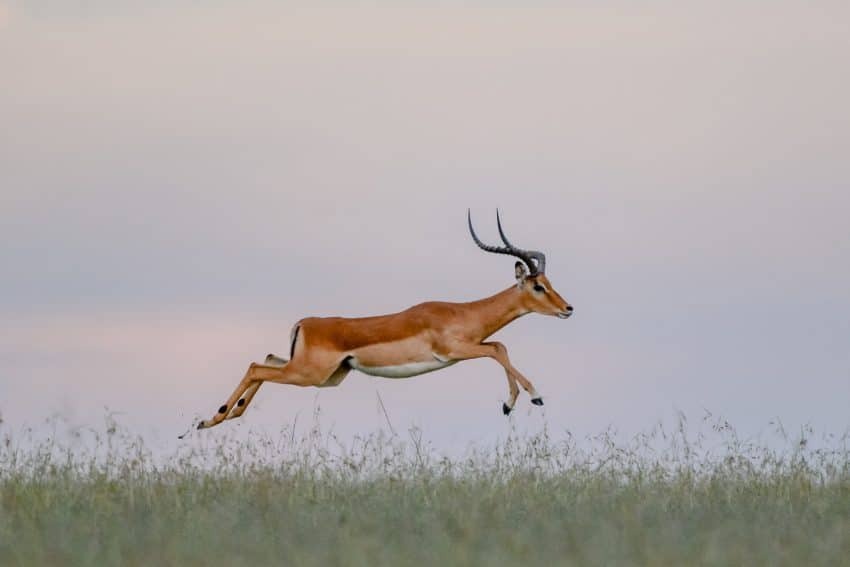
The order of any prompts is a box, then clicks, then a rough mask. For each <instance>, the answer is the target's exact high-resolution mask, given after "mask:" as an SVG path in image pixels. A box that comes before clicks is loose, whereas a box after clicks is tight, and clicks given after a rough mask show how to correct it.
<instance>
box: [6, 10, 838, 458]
mask: <svg viewBox="0 0 850 567" xmlns="http://www.w3.org/2000/svg"><path fill="white" fill-rule="evenodd" d="M848 18H850V5H848V4H846V3H841V2H831V1H817V2H810V3H800V2H791V1H782V2H775V3H771V4H770V8H769V9H767V8H766V7H765V5H764V4H761V3H755V2H743V3H732V2H720V3H711V4H700V5H695V4H688V5H679V4H673V3H668V2H650V3H645V4H641V5H640V6H635V5H633V4H631V3H626V2H611V3H606V4H605V5H604V6H599V5H592V4H586V3H580V2H574V3H566V4H555V3H549V2H531V3H519V2H515V1H508V0H505V1H503V2H498V3H495V4H492V3H486V4H485V3H483V2H482V3H476V2H472V3H464V4H462V5H454V4H452V3H437V4H432V3H424V2H403V3H390V2H380V1H378V2H373V3H368V4H364V5H361V6H358V7H356V8H355V7H353V6H351V5H348V4H343V3H336V2H316V3H300V2H284V3H272V2H264V1H248V2H241V3H238V4H236V3H229V2H224V1H221V2H215V3H211V4H205V5H203V6H201V5H198V4H195V3H190V2H184V1H180V2H174V3H138V2H125V3H120V4H115V3H111V2H103V1H92V2H82V3H76V4H67V3H60V2H51V1H48V0H43V1H39V2H18V1H12V2H9V1H8V0H6V1H4V0H0V70H2V73H0V124H2V133H0V242H2V243H0V265H2V272H3V273H2V276H3V277H2V279H0V314H2V317H0V321H2V324H0V415H2V418H3V420H4V422H5V423H4V427H8V428H17V427H23V426H24V424H30V425H38V424H39V423H41V422H42V420H43V419H44V418H46V417H48V416H50V415H53V414H56V413H58V414H61V415H63V416H65V417H66V418H67V419H69V420H70V421H72V422H73V423H77V424H90V423H100V422H101V421H102V419H103V414H104V410H103V408H104V407H109V408H110V409H111V410H114V411H118V412H121V413H122V419H123V420H124V421H125V423H127V424H129V425H130V426H131V427H133V428H135V429H136V430H138V431H140V432H145V434H147V435H152V436H162V437H163V438H171V437H172V436H173V434H176V433H179V432H182V430H184V429H185V427H186V426H187V425H188V424H189V422H190V421H191V420H192V418H193V417H195V416H198V417H204V418H206V417H209V416H210V415H211V414H212V412H214V411H215V409H216V408H218V406H219V405H220V404H221V403H222V401H224V400H225V399H226V397H227V396H228V395H229V394H230V392H231V391H232V389H233V387H234V386H235V385H236V383H237V382H238V380H239V379H240V378H241V376H242V375H243V373H244V370H245V368H246V367H247V365H248V364H249V363H250V362H251V361H255V360H261V359H262V358H263V356H264V355H265V354H266V353H267V352H278V353H285V352H286V350H287V346H286V345H287V341H288V336H289V330H290V328H291V326H292V324H293V323H294V322H295V321H296V320H298V319H300V318H302V317H305V316H308V315H347V316H361V315H374V314H381V313H389V312H393V311H398V310H401V309H404V308H406V307H408V306H410V305H413V304H415V303H419V302H421V301H426V300H434V299H438V300H450V301H467V300H472V299H477V298H480V297H484V296H486V295H490V294H492V293H495V292H497V291H499V290H501V289H504V288H506V287H508V286H509V285H511V283H512V281H513V275H512V272H513V267H512V266H513V261H512V260H511V259H508V258H504V257H498V256H494V255H488V254H484V253H482V252H481V251H479V250H478V249H477V248H476V247H475V245H474V244H473V242H472V241H471V239H470V238H469V235H468V232H467V229H466V210H467V208H468V207H470V208H472V210H473V214H474V218H475V222H476V227H477V230H478V232H479V235H480V236H481V237H482V238H483V239H485V240H487V241H495V238H496V231H495V217H494V211H495V208H496V207H497V206H498V207H499V208H500V210H501V211H502V213H503V220H504V222H505V226H506V230H507V232H508V234H509V235H510V236H511V237H512V239H513V240H514V241H515V242H516V243H517V244H519V245H521V246H525V247H529V248H539V249H541V250H543V251H544V252H545V253H546V254H547V259H548V262H547V267H548V269H547V272H548V275H549V277H550V279H551V281H552V283H553V284H554V286H555V288H556V289H557V290H558V291H559V292H560V293H561V295H563V296H564V297H565V298H566V299H567V300H568V301H569V302H570V303H572V304H573V305H574V306H575V309H576V312H575V316H574V317H572V318H571V319H569V320H566V321H561V320H556V319H552V318H544V317H537V316H533V315H531V316H528V317H524V318H522V319H520V320H519V321H517V322H515V323H513V324H512V325H510V326H508V327H507V328H506V329H504V330H503V331H502V332H500V333H499V334H498V335H496V338H497V339H498V340H500V341H502V342H503V343H505V344H506V345H507V347H508V350H509V353H510V356H511V358H512V361H513V363H514V364H515V366H516V367H517V368H519V369H520V370H521V371H522V372H523V373H524V374H525V375H526V376H528V377H529V378H530V379H531V380H532V381H533V382H534V383H535V385H536V386H537V388H538V390H539V391H540V392H541V394H542V395H543V396H544V399H545V401H546V406H545V407H544V408H543V411H541V410H540V409H539V408H534V407H532V406H531V405H530V404H529V401H528V397H527V396H526V395H525V394H523V395H522V396H521V397H520V400H519V402H518V404H517V411H516V412H515V415H514V416H513V417H512V418H511V419H512V420H513V421H514V423H515V424H516V425H517V427H519V428H521V429H524V428H527V429H529V430H532V431H533V430H535V429H537V428H540V427H542V424H543V423H544V420H545V422H546V423H547V424H548V426H549V427H550V428H553V429H557V430H560V429H565V428H568V429H570V430H572V431H576V432H580V433H581V432H595V431H598V430H600V429H604V428H605V427H607V426H608V425H613V426H615V427H617V428H618V429H619V430H621V431H624V432H627V433H628V432H636V431H640V430H644V429H646V428H647V427H650V426H651V425H652V424H653V423H655V422H656V421H657V420H659V419H669V418H670V417H671V416H672V415H674V413H675V412H677V411H679V410H681V411H683V412H684V413H685V414H687V415H689V416H692V417H698V416H700V415H702V413H703V411H704V410H705V409H707V410H709V411H711V412H712V413H714V414H716V415H723V416H725V417H726V418H727V419H729V421H730V422H732V423H734V424H735V425H736V426H737V427H738V428H739V429H740V430H742V431H743V432H744V433H749V434H757V433H758V432H759V431H761V430H762V429H763V428H766V427H768V424H769V423H770V422H771V421H772V420H775V419H780V420H782V421H783V422H784V423H786V425H788V426H789V427H797V426H799V425H800V424H803V423H812V425H813V426H815V427H816V428H817V429H819V430H822V431H832V432H840V431H844V430H846V429H847V428H848V427H850V420H848V417H847V415H848V412H847V407H848V404H849V403H850V349H848V343H847V341H848V338H849V337H850V294H848V289H850V238H848V236H850V235H848V212H850V160H848V148H850V112H848V109H847V102H846V101H847V100H850V70H848V66H847V64H846V59H847V54H848V53H850V36H848V34H847V33H846V29H845V27H846V26H845V25H844V23H845V22H846V21H847V20H848ZM377 393H380V396H381V398H382V400H383V403H384V404H385V406H386V407H387V410H388V412H389V413H390V415H391V418H392V421H393V425H394V426H395V428H396V429H401V430H404V429H406V428H407V427H408V426H410V425H412V424H415V425H417V426H419V427H421V428H422V429H423V431H425V432H427V433H428V436H429V437H430V438H431V439H432V440H434V441H435V442H437V443H442V444H445V445H447V446H448V445H451V444H457V443H461V444H463V443H466V442H473V441H476V440H487V439H492V438H494V437H496V436H503V435H504V434H505V432H506V431H507V430H508V428H509V427H510V425H509V420H508V419H506V418H505V417H504V416H502V415H501V410H500V405H501V400H503V399H504V398H505V397H506V394H507V387H506V384H505V379H504V374H503V372H502V370H501V368H500V367H499V366H498V365H497V364H496V363H495V362H493V361H489V360H479V361H471V362H465V363H462V364H458V365H456V366H453V367H451V368H448V369H445V370H442V371H440V372H437V373H431V374H427V375H423V376H420V377H416V378H412V379H409V380H387V379H378V378H372V377H367V376H363V375H359V374H357V373H352V374H351V375H350V376H349V378H347V379H346V381H345V382H343V384H342V385H341V386H340V387H338V388H331V389H323V390H318V389H304V390H302V389H298V388H294V387H286V386H279V385H267V386H264V387H263V389H262V390H261V391H260V393H259V394H258V397H257V401H256V403H255V406H252V408H251V409H250V410H249V411H248V412H247V413H246V415H245V418H244V423H243V424H242V426H241V428H242V429H246V428H247V427H249V426H250V425H252V424H253V425H256V426H262V427H272V428H273V427H275V426H276V424H284V423H292V422H293V420H294V419H295V418H296V416H298V415H301V416H304V415H309V414H310V412H311V411H312V408H313V407H314V406H315V404H317V403H318V404H320V405H321V407H322V412H323V416H324V419H326V420H327V421H328V422H329V423H331V424H334V426H335V427H336V428H337V429H338V430H341V431H344V432H347V433H356V432H359V431H367V430H371V429H373V428H375V427H377V426H381V425H383V422H384V419H385V418H384V416H383V414H382V412H381V411H379V409H378V404H377ZM544 412H545V413H544ZM237 427H239V426H238V425H237V424H236V423H235V422H229V423H228V424H225V425H224V426H222V427H219V428H217V429H214V430H210V431H208V432H202V434H208V435H211V436H215V435H219V434H220V433H221V432H222V431H226V430H234V429H237Z"/></svg>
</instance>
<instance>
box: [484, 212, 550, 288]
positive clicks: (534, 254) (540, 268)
mask: <svg viewBox="0 0 850 567" xmlns="http://www.w3.org/2000/svg"><path fill="white" fill-rule="evenodd" d="M496 226H497V227H498V228H499V236H500V237H501V238H502V242H504V243H505V245H506V246H507V247H508V248H510V249H511V250H514V251H516V252H521V253H522V254H523V255H524V256H528V257H530V258H533V259H534V260H536V262H537V265H536V267H535V266H533V265H529V269H530V270H531V272H532V273H540V274H543V273H545V272H546V255H545V254H543V252H538V251H537V250H524V249H522V248H517V247H516V246H514V245H513V244H511V243H510V242H509V241H508V237H507V236H505V231H504V230H502V219H501V218H499V209H496ZM527 263H528V262H526V264H527Z"/></svg>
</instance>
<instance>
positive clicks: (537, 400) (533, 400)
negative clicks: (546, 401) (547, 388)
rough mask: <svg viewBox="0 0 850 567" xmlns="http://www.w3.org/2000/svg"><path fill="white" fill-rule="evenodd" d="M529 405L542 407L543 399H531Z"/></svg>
mask: <svg viewBox="0 0 850 567" xmlns="http://www.w3.org/2000/svg"><path fill="white" fill-rule="evenodd" d="M531 403H532V404H534V405H536V406H542V405H543V398H531Z"/></svg>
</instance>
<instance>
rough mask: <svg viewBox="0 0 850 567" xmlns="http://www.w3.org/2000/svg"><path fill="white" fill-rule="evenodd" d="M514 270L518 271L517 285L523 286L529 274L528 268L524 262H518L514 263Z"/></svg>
mask: <svg viewBox="0 0 850 567" xmlns="http://www.w3.org/2000/svg"><path fill="white" fill-rule="evenodd" d="M514 272H515V273H516V284H517V286H519V287H522V284H524V283H525V278H526V277H527V276H528V269H527V268H526V267H525V264H523V263H522V262H517V263H516V264H514Z"/></svg>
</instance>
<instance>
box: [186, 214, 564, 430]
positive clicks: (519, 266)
mask: <svg viewBox="0 0 850 567" xmlns="http://www.w3.org/2000/svg"><path fill="white" fill-rule="evenodd" d="M467 221H468V223H469V232H470V234H471V235H472V239H473V240H474V241H475V243H476V244H477V245H478V247H479V248H481V249H482V250H484V251H486V252H493V253H495V254H507V255H510V256H514V257H516V258H519V260H520V261H518V262H517V263H516V265H515V267H514V269H515V276H516V284H514V285H512V286H510V287H509V288H508V289H506V290H504V291H502V292H499V293H497V294H496V295H493V296H490V297H486V298H484V299H480V300H478V301H472V302H469V303H445V302H436V301H429V302H427V303H420V304H419V305H416V306H414V307H411V308H410V309H407V310H406V311H402V312H400V313H394V314H392V315H381V316H378V317H363V318H356V319H351V318H344V317H309V318H307V319H302V320H300V321H298V322H297V323H296V324H295V326H294V327H293V328H292V333H291V335H290V343H289V344H290V349H289V358H290V359H289V360H286V359H284V358H280V357H278V356H275V355H273V354H269V355H268V356H267V357H266V360H265V363H264V364H258V363H252V364H251V365H250V366H249V367H248V371H247V372H246V373H245V377H244V378H242V381H241V382H239V385H238V386H237V387H236V389H235V390H234V391H233V393H232V394H231V395H230V398H228V400H227V401H226V402H225V403H224V405H222V406H221V407H220V408H219V409H218V412H217V413H216V414H215V416H213V417H212V419H209V420H206V421H201V422H200V423H199V424H198V429H205V428H208V427H212V426H214V425H218V424H219V423H221V422H222V421H224V420H225V419H233V418H236V417H239V416H241V415H242V414H243V413H245V410H246V409H247V408H248V405H249V404H250V403H251V400H252V399H254V396H255V395H256V394H257V390H259V388H260V386H261V385H262V384H263V382H275V383H278V384H292V385H295V386H317V387H327V386H338V385H339V384H340V382H342V381H343V379H345V377H346V375H347V374H348V373H349V372H350V371H351V370H352V369H354V370H359V371H361V372H364V373H366V374H370V375H372V376H383V377H385V378H409V377H411V376H417V375H419V374H424V373H426V372H431V371H433V370H439V369H440V368H445V367H447V366H451V365H452V364H455V363H456V362H460V361H461V360H470V359H473V358H482V357H489V358H492V359H494V360H495V361H496V362H498V363H499V364H500V365H502V368H504V369H505V374H506V375H507V378H508V388H509V397H508V400H507V401H506V402H504V403H503V404H502V411H503V412H504V413H505V415H508V414H510V413H511V410H512V409H513V407H514V404H516V400H517V396H519V387H518V386H517V383H519V385H521V386H522V387H523V389H525V391H526V392H528V393H529V395H530V396H531V403H532V404H535V405H538V406H542V405H543V398H542V397H541V396H540V394H539V393H537V390H535V388H534V386H533V385H532V383H531V382H530V381H529V380H528V379H527V378H526V377H525V376H523V375H522V373H521V372H520V371H519V370H517V369H516V368H514V367H513V365H512V364H511V362H510V360H509V359H508V351H507V349H506V348H505V345H503V344H502V343H499V342H495V341H486V339H487V338H488V337H489V336H490V335H492V334H493V333H495V332H496V331H498V330H499V329H501V328H502V327H504V326H505V325H507V324H508V323H510V322H511V321H513V320H515V319H516V318H518V317H521V316H522V315H525V314H527V313H540V314H543V315H552V316H555V317H560V318H562V319H566V318H567V317H569V316H570V315H571V314H572V312H573V308H572V307H571V306H570V305H569V304H568V303H567V302H566V301H564V299H563V298H562V297H561V296H560V295H558V292H556V291H555V289H554V288H553V287H552V284H551V283H550V282H549V279H548V278H547V277H546V273H545V272H546V257H545V256H544V255H543V253H542V252H537V251H533V250H523V249H520V248H517V247H515V246H514V245H513V244H511V243H510V242H509V241H508V239H507V237H506V236H505V233H504V231H503V230H502V222H501V219H500V218H499V212H498V211H496V224H497V226H498V229H499V236H500V237H501V238H502V242H503V243H504V246H488V245H486V244H484V243H483V242H481V240H479V238H478V236H477V235H476V234H475V230H474V229H473V228H472V215H471V213H470V212H468V213H467Z"/></svg>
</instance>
